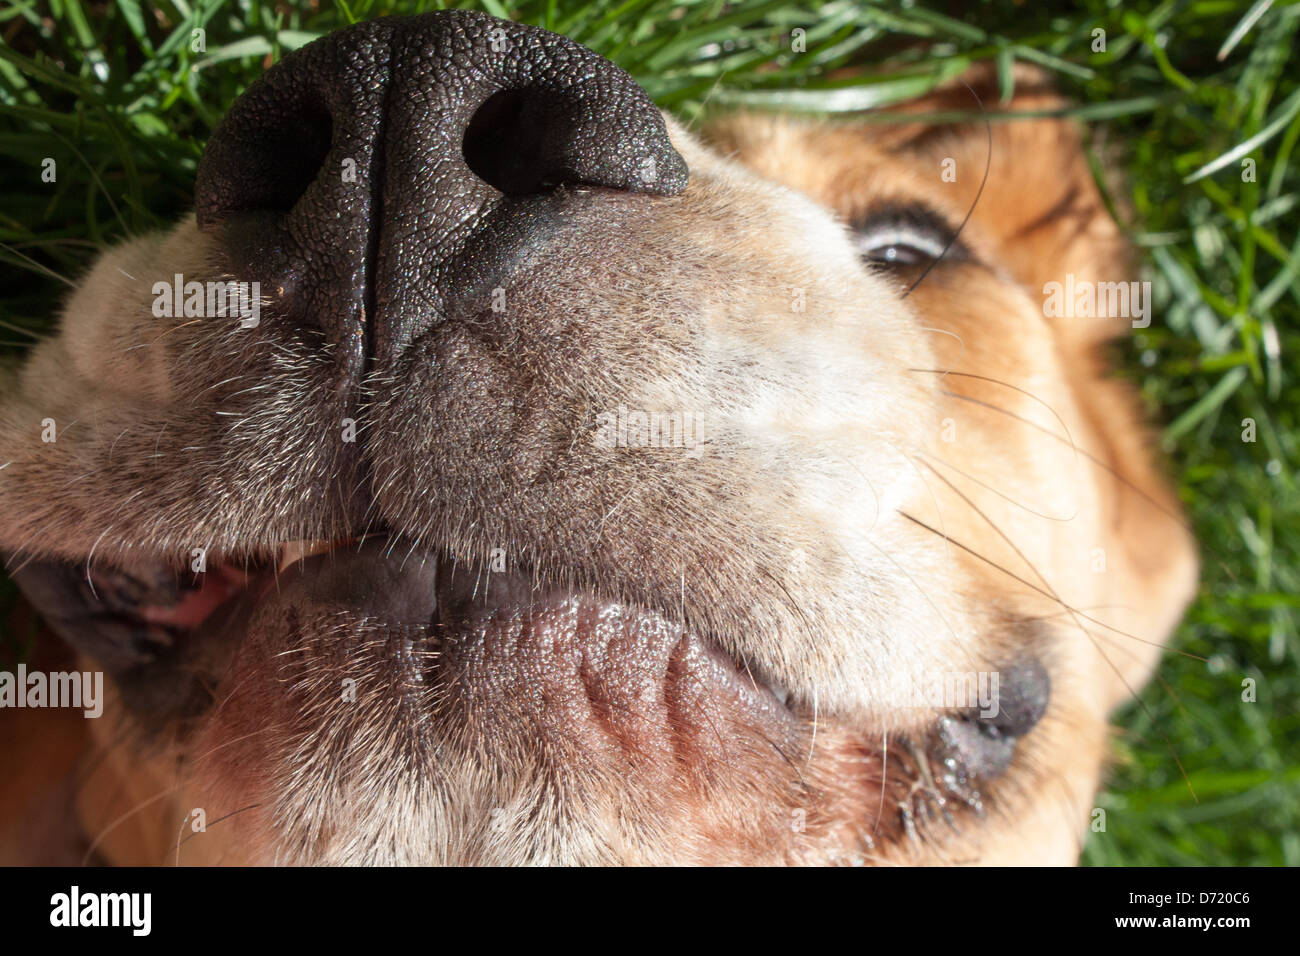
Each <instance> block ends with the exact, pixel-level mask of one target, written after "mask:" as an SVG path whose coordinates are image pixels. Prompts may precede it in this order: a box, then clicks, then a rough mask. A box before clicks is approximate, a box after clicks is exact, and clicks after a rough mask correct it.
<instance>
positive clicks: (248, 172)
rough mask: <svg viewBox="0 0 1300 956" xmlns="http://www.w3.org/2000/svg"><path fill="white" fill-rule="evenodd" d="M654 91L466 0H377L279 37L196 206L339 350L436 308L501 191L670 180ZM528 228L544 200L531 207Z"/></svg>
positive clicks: (214, 145) (392, 340)
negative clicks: (406, 4)
mask: <svg viewBox="0 0 1300 956" xmlns="http://www.w3.org/2000/svg"><path fill="white" fill-rule="evenodd" d="M686 177H687V170H686V165H685V163H684V162H683V160H682V158H681V157H680V156H679V155H678V154H677V153H676V151H675V150H674V149H673V147H672V145H671V143H670V142H669V138H668V132H667V129H666V128H665V126H664V122H663V118H662V117H661V116H660V114H659V112H658V110H657V109H656V108H655V106H654V104H653V103H652V102H651V101H650V99H649V97H648V96H647V95H646V94H645V92H644V91H643V90H642V89H641V88H640V87H638V86H637V85H636V83H635V82H634V81H633V80H632V78H631V77H629V76H628V75H627V74H626V73H624V72H623V71H622V70H620V69H619V68H618V67H616V66H614V64H612V63H610V62H609V61H608V60H605V59H603V58H601V57H599V56H597V55H596V54H594V53H592V52H591V51H590V50H587V49H585V48H584V47H581V46H579V45H578V44H576V43H574V42H573V41H571V40H569V39H567V38H565V37H562V36H559V35H557V34H554V33H550V32H548V31H545V30H541V29H538V28H535V27H528V26H523V25H521V24H516V23H511V22H508V21H503V20H498V19H496V18H493V17H490V16H486V15H484V14H478V13H467V12H464V11H447V12H439V13H430V14H425V15H422V16H415V17H404V18H382V19H379V20H375V21H371V22H368V23H362V24H358V25H356V26H354V27H351V28H349V29H347V30H343V31H341V32H339V33H335V34H332V35H330V36H328V37H324V38H322V39H321V40H318V41H316V42H314V43H311V44H309V45H308V46H305V47H303V48H302V49H301V50H298V51H296V52H295V53H292V54H290V55H289V56H287V57H285V59H284V60H283V61H282V62H281V63H279V64H278V65H276V66H275V67H272V68H271V69H270V70H268V71H267V72H266V74H265V75H264V76H262V77H261V79H259V80H258V81H257V82H256V83H254V84H253V85H252V86H251V87H249V89H248V91H247V92H245V93H244V95H243V96H241V97H240V98H239V99H238V100H237V101H236V102H235V104H234V106H233V107H232V108H231V110H230V112H229V113H228V114H227V116H226V118H225V120H224V121H223V122H222V123H221V124H220V125H219V126H218V127H217V129H216V131H215V132H214V133H213V136H212V139H211V141H210V142H209V143H208V147H207V151H206V152H205V153H204V156H203V160H202V162H201V163H200V165H199V171H198V181H197V184H196V205H197V215H198V223H199V226H200V228H202V229H215V228H220V229H221V230H222V231H223V233H224V241H223V242H222V243H221V245H223V246H224V247H225V251H226V253H227V254H228V255H229V257H230V262H229V263H228V265H229V267H230V269H231V271H232V272H234V273H236V275H235V278H239V279H258V278H261V279H262V280H264V281H263V291H264V294H265V293H266V291H267V285H266V281H268V280H269V282H270V283H271V286H270V291H271V292H272V293H274V294H276V295H277V296H278V297H279V298H278V302H277V308H278V309H279V310H280V313H281V314H286V313H287V314H289V315H290V316H291V317H293V318H294V319H295V320H297V321H300V322H302V323H303V324H305V325H309V326H318V327H319V328H321V329H323V330H324V331H325V332H326V333H327V335H328V337H329V338H330V339H331V340H332V341H333V342H334V343H335V344H336V345H337V346H338V347H339V348H340V350H341V351H342V352H343V353H344V357H346V358H348V360H349V361H352V362H353V363H356V362H359V361H360V360H361V359H362V358H363V355H364V352H365V350H366V349H367V348H368V349H371V350H373V351H374V352H376V353H379V354H382V355H385V356H389V357H391V355H392V354H394V353H395V352H397V351H399V350H400V349H401V347H402V346H403V345H404V344H405V343H406V342H408V341H409V340H410V338H411V337H412V336H413V335H414V334H416V333H417V332H418V331H419V330H420V329H421V328H425V327H427V326H428V325H429V324H430V323H432V322H434V321H436V320H437V315H438V312H439V309H440V307H441V304H442V303H443V301H444V300H445V296H446V295H447V293H448V290H449V288H450V287H451V286H453V285H454V283H455V280H456V275H455V273H456V264H457V259H458V256H459V254H460V253H461V252H462V251H463V250H464V249H465V247H466V244H467V243H468V242H469V241H470V240H471V239H472V238H474V236H475V234H476V232H477V231H478V230H479V229H480V227H481V226H482V225H483V224H484V223H485V222H487V221H489V219H490V218H491V217H492V216H493V214H494V213H495V212H496V211H497V210H499V209H500V208H501V207H502V206H503V205H508V204H510V203H518V202H522V201H525V200H526V199H527V198H528V197H530V196H536V195H537V194H542V193H547V192H550V191H552V190H555V189H556V187H559V186H564V185H579V184H581V185H586V186H596V187H605V188H608V189H617V190H627V191H631V192H637V193H646V194H652V195H673V194H675V193H678V192H680V191H681V190H682V189H683V188H685V185H686ZM538 221H539V223H540V225H539V226H538V228H544V223H545V217H538Z"/></svg>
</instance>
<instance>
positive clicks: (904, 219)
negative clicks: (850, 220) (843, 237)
mask: <svg viewBox="0 0 1300 956" xmlns="http://www.w3.org/2000/svg"><path fill="white" fill-rule="evenodd" d="M853 237H854V238H853V242H854V246H855V248H856V249H857V250H858V255H860V256H861V257H862V258H863V259H864V260H865V261H867V262H874V263H877V264H878V265H882V266H891V267H894V266H896V267H908V266H922V265H928V264H929V263H930V262H931V261H933V260H935V259H938V258H940V257H941V256H943V257H944V258H945V259H954V258H955V259H962V258H965V255H966V253H965V249H964V247H962V246H961V243H960V242H952V240H953V229H952V227H951V226H949V225H948V223H947V222H946V221H945V220H944V219H943V217H941V216H939V215H938V214H937V213H935V212H933V211H932V210H930V209H927V208H925V207H924V206H913V205H907V206H896V205H890V206H887V207H882V208H879V209H875V210H873V211H872V212H870V213H869V214H868V215H866V216H865V217H863V218H862V219H861V220H859V221H858V222H856V223H855V224H854V227H853ZM950 242H952V247H951V248H948V244H949V243H950ZM945 249H948V252H947V254H946V255H945V254H944V250H945Z"/></svg>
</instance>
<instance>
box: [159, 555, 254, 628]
mask: <svg viewBox="0 0 1300 956" xmlns="http://www.w3.org/2000/svg"><path fill="white" fill-rule="evenodd" d="M247 586H248V575H247V574H245V573H244V572H243V571H237V570H235V569H234V568H225V567H221V568H217V569H215V570H214V571H209V572H207V573H205V574H204V575H203V579H202V583H201V584H200V585H199V587H198V588H196V589H195V590H193V591H190V592H188V593H187V594H186V595H185V596H184V597H183V598H181V599H180V600H179V601H177V602H176V603H175V604H173V605H171V606H170V607H162V606H158V605H153V606H150V605H145V606H143V607H141V608H140V614H141V616H142V617H143V618H144V619H145V620H146V621H148V622H149V623H150V624H160V625H162V626H164V627H174V628H179V629H182V630H190V629H192V628H195V627H198V626H199V625H200V624H202V623H203V622H204V621H205V620H207V617H208V615H209V614H211V613H212V612H213V611H215V610H216V609H217V608H218V607H220V606H221V605H222V604H224V603H225V602H226V601H228V600H229V599H230V598H231V597H232V596H233V595H235V594H238V593H239V592H240V591H242V590H244V588H245V587H247Z"/></svg>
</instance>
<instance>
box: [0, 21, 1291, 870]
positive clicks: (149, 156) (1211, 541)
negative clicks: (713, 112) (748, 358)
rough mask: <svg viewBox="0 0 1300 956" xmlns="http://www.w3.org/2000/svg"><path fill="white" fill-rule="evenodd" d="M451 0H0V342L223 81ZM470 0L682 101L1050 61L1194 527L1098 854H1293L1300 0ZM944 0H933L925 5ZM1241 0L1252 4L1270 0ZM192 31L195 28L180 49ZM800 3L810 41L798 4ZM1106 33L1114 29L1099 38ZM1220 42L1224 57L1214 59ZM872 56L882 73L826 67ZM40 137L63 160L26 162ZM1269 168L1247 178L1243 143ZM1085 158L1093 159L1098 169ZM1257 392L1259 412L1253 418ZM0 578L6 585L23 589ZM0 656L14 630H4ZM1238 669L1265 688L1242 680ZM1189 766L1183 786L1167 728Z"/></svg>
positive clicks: (104, 236)
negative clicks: (1199, 572)
mask: <svg viewBox="0 0 1300 956" xmlns="http://www.w3.org/2000/svg"><path fill="white" fill-rule="evenodd" d="M440 6H442V5H441V4H437V3H419V2H396V3H394V2H385V0H351V2H345V0H335V2H334V3H332V4H330V3H299V2H279V3H274V4H273V3H264V2H259V0H243V2H201V0H193V2H186V0H164V2H161V3H158V4H155V5H144V4H141V3H139V2H137V0H117V2H101V0H94V2H92V0H52V2H48V3H37V2H34V0H26V2H23V0H18V2H13V0H10V2H9V5H8V6H6V7H4V8H3V9H0V196H2V201H0V260H3V263H4V269H3V277H2V279H0V281H2V282H3V294H2V295H0V348H3V349H7V350H10V351H13V350H21V349H22V348H24V347H26V346H27V345H28V344H29V343H30V341H31V338H32V336H33V335H34V334H36V333H38V332H39V331H41V330H42V329H45V328H47V327H48V324H49V322H50V320H51V313H52V308H53V303H55V302H56V300H57V298H58V297H59V296H60V295H61V294H62V293H63V292H64V291H65V290H66V288H67V283H68V280H69V279H70V278H71V277H75V276H77V275H78V274H79V273H80V272H81V271H82V270H83V269H84V267H85V266H86V264H87V262H88V261H89V260H90V258H91V257H92V256H93V255H94V253H95V251H96V250H97V249H98V248H100V247H101V246H103V245H104V244H105V243H108V242H111V241H113V240H115V239H117V238H119V237H121V236H124V235H128V234H131V233H135V232H139V231H142V230H145V229H147V228H150V227H153V226H157V225H161V224H163V223H165V222H167V221H168V220H169V219H171V218H173V217H174V216H175V215H176V214H178V213H179V212H180V211H182V210H183V209H184V208H185V207H186V206H187V205H188V204H189V202H190V201H191V189H192V185H193V179H194V170H195V164H196V162H197V160H198V158H199V155H200V152H201V149H202V146H203V143H204V142H205V140H206V138H207V136H208V134H209V132H210V131H211V129H212V126H213V124H214V123H215V122H216V120H217V119H218V118H219V117H220V116H221V115H222V113H223V111H224V110H225V109H226V108H227V107H228V106H229V104H230V102H231V100H232V99H233V98H234V97H235V95H236V94H237V93H238V92H239V91H240V90H241V89H242V88H243V87H244V86H245V85H246V84H247V83H248V82H249V81H250V80H251V79H252V78H254V77H255V76H257V75H258V73H259V72H260V71H261V70H262V69H263V68H264V65H265V64H266V63H268V62H270V61H271V60H274V59H275V58H276V57H277V56H279V55H280V54H282V53H283V52H284V51H286V50H290V49H293V48H295V47H297V46H300V45H301V44H302V43H304V42H306V41H307V40H309V39H310V38H312V37H314V36H317V35H319V34H320V33H323V32H326V31H328V30H331V29H333V28H335V27H338V26H341V25H344V24H346V23H348V22H351V21H355V20H361V19H368V18H371V17H374V16H378V15H381V14H387V13H410V12H418V11H423V10H430V9H437V8H438V7H440ZM927 6H928V7H929V9H922V8H921V7H920V6H913V5H895V4H887V5H875V4H865V3H855V2H846V0H835V2H831V3H828V4H824V5H821V4H817V3H814V2H811V0H809V2H807V3H796V2H791V0H769V2H763V0H750V2H747V3H744V4H738V5H728V4H724V3H721V2H718V0H696V2H689V0H688V2H683V3H673V2H669V0H625V2H615V0H594V2H586V3H582V2H570V0H564V2H557V0H549V2H521V3H515V2H497V0H493V2H485V3H483V4H482V5H481V8H482V9H487V10H488V11H489V12H493V13H497V14H498V15H511V16H513V17H514V18H515V19H519V20H523V21H526V22H530V23H535V24H539V25H542V26H546V27H549V28H551V29H555V30H559V31H561V32H564V33H567V34H569V35H570V36H572V37H574V38H575V39H577V40H579V41H581V42H583V43H585V44H587V45H589V46H591V47H592V48H594V49H595V50H597V51H598V52H600V53H603V54H605V55H607V56H610V57H612V58H613V59H614V60H616V61H617V62H618V63H620V64H621V65H622V66H623V67H624V68H626V69H627V70H629V71H630V72H631V73H632V74H633V75H634V76H635V77H636V79H637V80H638V81H640V82H641V83H642V84H643V85H644V86H645V87H646V88H647V89H648V90H649V91H650V93H651V94H652V95H653V96H654V97H655V98H656V100H657V101H658V102H660V103H661V104H663V105H665V106H667V107H670V108H672V109H673V110H676V111H678V112H679V113H681V114H683V115H685V116H687V117H695V116H697V115H699V114H700V113H701V112H702V111H703V110H705V109H709V108H714V107H722V106H728V105H733V104H745V105H749V106H759V107H762V106H771V107H785V108H792V109H808V110H814V111H833V112H841V111H845V110H857V109H864V108H869V107H872V106H876V105H879V104H882V103H886V102H890V101H894V100H898V99H904V98H907V97H911V96H916V95H918V94H920V93H923V92H925V91H926V90H927V89H929V88H930V87H931V86H933V85H934V84H935V83H936V82H940V81H942V80H943V79H945V78H947V77H949V76H951V75H953V74H954V73H955V72H959V71H960V70H961V69H963V68H964V67H965V66H966V65H968V64H970V63H973V62H976V61H980V60H991V61H994V62H995V63H997V64H998V66H999V68H1000V69H1002V71H1003V73H1002V75H1003V76H1008V77H1009V70H1008V68H1009V67H1010V66H1011V65H1012V64H1014V62H1015V61H1017V60H1025V61H1030V62H1034V63H1038V64H1040V65H1043V66H1045V67H1046V68H1047V69H1049V70H1050V71H1052V72H1053V73H1055V74H1056V75H1057V77H1058V80H1059V84H1060V86H1061V87H1062V89H1063V90H1065V91H1066V92H1067V93H1068V94H1070V95H1071V96H1072V97H1073V98H1074V101H1075V102H1076V103H1077V104H1078V106H1077V108H1076V109H1074V110H1073V111H1072V112H1073V113H1074V114H1075V115H1077V116H1078V117H1079V118H1080V119H1084V120H1087V121H1089V122H1090V123H1091V124H1092V126H1093V130H1094V133H1096V134H1098V136H1100V137H1104V140H1105V142H1107V143H1108V144H1110V145H1111V146H1112V147H1115V148H1118V149H1120V150H1121V155H1122V164H1123V168H1124V172H1125V174H1126V177H1127V182H1128V192H1129V196H1128V197H1127V200H1126V201H1124V202H1117V203H1115V208H1118V209H1131V213H1129V214H1127V217H1126V218H1124V219H1122V221H1121V222H1122V225H1123V226H1124V228H1125V229H1126V230H1127V231H1128V233H1129V234H1130V235H1131V236H1132V237H1133V238H1134V240H1135V241H1136V242H1137V243H1138V244H1139V245H1140V246H1141V247H1142V248H1143V249H1144V250H1145V251H1146V253H1147V257H1146V258H1147V264H1148V271H1149V277H1150V278H1151V279H1152V281H1153V283H1154V287H1155V293H1156V305H1157V310H1156V313H1155V316H1156V318H1155V320H1154V321H1153V323H1152V325H1151V327H1150V328H1149V329H1146V330H1144V331H1140V332H1135V334H1134V336H1133V338H1132V340H1131V341H1129V342H1126V343H1125V345H1124V346H1123V348H1122V351H1123V353H1124V355H1123V358H1124V359H1125V360H1126V363H1125V364H1126V367H1127V368H1128V369H1129V370H1130V371H1129V372H1128V373H1127V374H1131V375H1132V376H1133V377H1134V378H1135V380H1136V381H1137V382H1138V383H1139V384H1140V386H1141V391H1142V395H1143V396H1144V398H1145V400H1146V401H1147V403H1148V404H1149V406H1150V410H1151V413H1152V415H1153V417H1155V418H1156V420H1158V421H1160V422H1162V423H1163V424H1164V427H1165V437H1166V445H1167V447H1168V450H1169V451H1170V453H1171V456H1172V458H1173V459H1174V461H1175V463H1176V466H1177V468H1178V471H1179V474H1180V488H1181V494H1182V497H1183V500H1184V501H1185V502H1186V504H1187V507H1188V510H1189V512H1190V514H1191V516H1192V520H1193V522H1194V524H1195V527H1196V531H1197V534H1198V536H1199V538H1200V540H1201V541H1202V542H1203V544H1204V547H1205V572H1204V578H1203V585H1202V590H1201V594H1200V597H1199V600H1198V601H1197V603H1196V605H1195V606H1194V607H1193V609H1192V611H1191V613H1190V614H1189V616H1188V618H1187V621H1186V622H1185V624H1184V625H1183V627H1182V629H1181V630H1180V631H1179V634H1178V636H1177V639H1176V643H1175V646H1176V647H1178V648H1180V649H1182V650H1184V651H1186V652H1188V653H1190V654H1194V655H1198V656H1200V657H1203V658H1208V660H1209V664H1208V665H1207V664H1204V663H1201V662H1200V661H1198V660H1195V659H1192V658H1189V657H1181V656H1177V655H1172V654H1171V655H1167V656H1166V659H1165V662H1164V664H1163V666H1162V669H1161V677H1162V681H1157V682H1154V683H1153V684H1152V685H1151V686H1149V687H1148V688H1147V689H1146V690H1145V691H1144V692H1143V694H1142V704H1143V706H1142V707H1138V706H1136V705H1134V706H1131V707H1130V708H1129V709H1128V710H1127V711H1126V712H1125V714H1124V715H1123V716H1122V721H1121V722H1122V728H1123V729H1122V732H1121V736H1120V740H1119V750H1120V762H1119V765H1118V767H1117V768H1116V770H1115V773H1114V775H1113V778H1112V781H1111V784H1110V787H1109V789H1108V790H1107V791H1106V792H1105V793H1104V794H1103V795H1102V796H1101V797H1100V798H1099V805H1100V806H1101V807H1103V808H1105V809H1106V810H1107V830H1106V832H1105V833H1097V834H1094V835H1093V836H1092V838H1091V840H1090V842H1089V844H1088V846H1087V849H1086V852H1085V855H1084V859H1085V861H1086V862H1089V863H1094V864H1115V863H1122V864H1202V863H1209V864H1231V863H1243V864H1280V863H1286V864H1291V865H1295V864H1297V863H1300V745H1298V744H1297V741H1300V676H1298V669H1297V666H1296V664H1297V657H1298V656H1300V643H1298V642H1297V630H1296V621H1297V614H1298V613H1300V597H1298V596H1297V595H1298V594H1300V587H1298V586H1297V585H1298V584H1300V562H1298V561H1297V557H1296V550H1297V547H1298V545H1297V542H1298V541H1300V495H1298V494H1297V490H1296V473H1297V465H1298V464H1300V449H1298V448H1297V435H1298V434H1300V423H1297V420H1296V416H1297V409H1300V384H1298V382H1297V376H1296V374H1295V371H1294V367H1295V356H1296V355H1297V354H1300V230H1298V223H1300V216H1297V214H1296V209H1297V204H1300V157H1298V156H1297V155H1296V146H1297V140H1300V85H1298V84H1297V78H1298V77H1300V60H1298V58H1297V56H1296V55H1295V54H1294V53H1293V50H1295V49H1296V44H1297V29H1298V28H1300V5H1297V4H1295V3H1294V2H1291V3H1282V2H1275V3H1272V4H1267V3H1263V2H1261V3H1255V4H1249V3H1241V2H1226V0H1184V2H1173V0H1167V2H1164V3H1149V2H1135V3H1129V2H1123V3H1121V2H1103V0H1089V2H1084V3H1076V4H1068V5H1067V4H1061V5H1059V9H1058V8H1054V7H1053V5H1051V4H1047V3H1039V2H1026V3H1023V4H1016V3H1009V2H995V3H989V4H952V5H948V4H940V3H931V4H927ZM939 11H943V12H939ZM1256 14H1260V15H1259V16H1256ZM196 27H201V28H203V29H204V30H205V31H206V51H205V52H194V51H193V50H192V49H191V39H192V31H193V30H194V29H195V28H196ZM796 27H797V28H802V29H804V30H806V31H807V37H806V40H807V50H806V52H804V53H802V54H799V55H794V54H792V53H791V52H790V45H789V41H788V35H789V32H790V31H791V30H792V29H794V28H796ZM1096 28H1102V29H1104V30H1105V31H1106V39H1107V44H1106V52H1104V53H1094V52H1093V51H1092V49H1091V45H1092V31H1093V30H1094V29H1096ZM1221 51H1223V56H1222V59H1220V58H1219V54H1220V52H1221ZM864 62H865V63H872V64H876V65H879V66H881V67H882V68H883V69H882V70H881V71H879V72H877V73H874V74H873V76H872V77H870V78H867V77H861V76H858V77H856V78H853V79H848V80H846V79H843V78H839V77H833V76H832V75H831V71H833V70H835V68H837V67H840V66H845V65H850V64H855V63H864ZM46 157H51V158H54V159H55V160H56V162H57V164H58V165H57V171H58V176H57V182H56V183H55V184H46V183H43V182H42V180H41V176H40V174H41V168H42V166H41V164H42V160H44V159H45V158H46ZM1243 158H1248V159H1252V160H1254V162H1255V167H1256V174H1257V181H1256V182H1253V183H1246V182H1243V181H1242V175H1241V159H1243ZM1101 165H1102V164H1101V163H1100V161H1097V162H1096V166H1097V168H1098V169H1100V168H1101ZM1247 418H1250V419H1253V420H1254V422H1255V423H1256V435H1257V440H1256V441H1255V442H1253V443H1248V442H1244V441H1243V440H1242V428H1243V426H1242V422H1243V420H1244V419H1247ZM9 600H12V597H10V598H9ZM4 639H5V641H6V643H7V645H8V646H7V651H8V654H7V656H12V655H13V654H17V653H22V647H23V645H24V642H25V641H26V640H27V639H28V636H27V635H15V634H8V635H4ZM1247 677H1249V678H1253V679H1254V681H1255V683H1256V692H1257V701H1256V702H1255V703H1246V702H1243V701H1242V699H1241V695H1242V680H1243V679H1244V678H1247ZM1174 753H1176V754H1177V755H1178V758H1179V760H1181V762H1182V765H1183V767H1184V768H1185V769H1186V773H1187V777H1188V779H1189V781H1190V784H1191V786H1192V788H1194V790H1195V793H1196V797H1195V798H1194V797H1193V796H1192V793H1191V790H1190V789H1189V786H1188V782H1187V781H1185V780H1184V779H1183V777H1182V775H1181V773H1180V771H1179V768H1178V764H1177V762H1176V761H1175V759H1174V757H1173V755H1172V754H1174Z"/></svg>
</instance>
